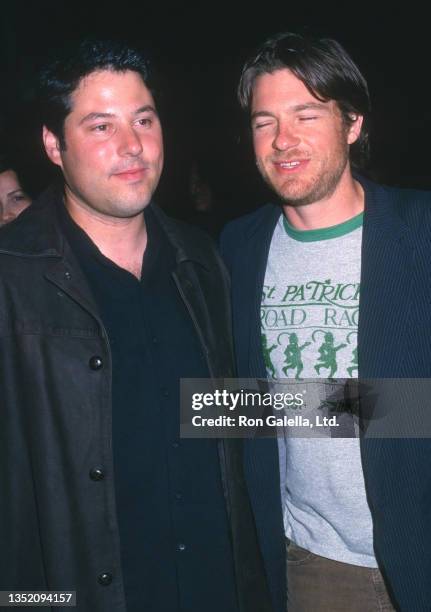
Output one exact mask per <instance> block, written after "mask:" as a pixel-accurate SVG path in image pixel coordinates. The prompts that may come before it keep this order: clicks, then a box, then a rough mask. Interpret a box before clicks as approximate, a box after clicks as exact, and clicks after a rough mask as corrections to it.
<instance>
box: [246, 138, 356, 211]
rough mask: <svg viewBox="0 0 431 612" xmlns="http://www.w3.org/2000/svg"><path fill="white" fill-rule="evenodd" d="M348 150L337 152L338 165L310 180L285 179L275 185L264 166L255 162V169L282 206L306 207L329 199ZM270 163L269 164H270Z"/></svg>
mask: <svg viewBox="0 0 431 612" xmlns="http://www.w3.org/2000/svg"><path fill="white" fill-rule="evenodd" d="M348 159H349V150H348V147H346V148H345V149H344V150H343V151H340V152H339V163H338V164H337V165H336V166H335V167H332V166H331V167H326V168H324V169H323V170H322V171H321V172H316V174H315V175H314V176H312V177H311V178H310V179H308V180H307V179H303V180H301V178H296V177H293V176H292V177H291V178H290V177H287V178H286V179H285V180H284V182H283V183H278V184H277V183H276V182H275V181H274V180H273V179H272V177H271V176H270V174H269V173H268V172H267V171H266V169H265V166H264V164H263V163H262V162H261V161H260V160H257V161H256V163H257V167H258V169H259V172H260V173H261V175H262V177H263V179H264V181H265V182H266V183H267V185H268V186H269V187H270V188H271V189H272V190H273V191H274V192H275V193H276V194H277V195H278V197H279V198H280V200H281V201H282V203H283V204H285V205H288V206H293V207H295V208H296V207H299V206H308V205H310V204H313V203H314V202H319V201H321V200H325V199H328V198H330V197H331V196H332V195H333V193H334V192H335V190H336V188H337V185H338V183H339V182H340V179H341V177H342V175H343V173H344V171H345V169H346V166H347V163H348ZM270 163H271V162H270Z"/></svg>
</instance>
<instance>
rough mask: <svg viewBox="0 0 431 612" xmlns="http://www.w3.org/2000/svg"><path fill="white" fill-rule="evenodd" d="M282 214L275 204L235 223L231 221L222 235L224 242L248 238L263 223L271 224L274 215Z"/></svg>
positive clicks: (236, 220)
mask: <svg viewBox="0 0 431 612" xmlns="http://www.w3.org/2000/svg"><path fill="white" fill-rule="evenodd" d="M279 213H280V208H279V207H277V206H276V205H274V204H265V205H263V206H261V207H260V208H258V209H257V210H255V211H253V212H251V213H248V214H247V215H243V216H242V217H239V218H238V219H235V220H234V221H230V222H229V223H228V224H227V225H226V226H225V227H224V229H223V231H222V233H221V240H222V242H225V241H228V240H229V239H231V238H241V237H242V236H244V237H247V236H248V235H249V234H250V233H252V232H253V231H254V229H255V228H258V227H261V226H262V223H263V224H265V223H266V222H271V219H273V218H274V215H278V214H279Z"/></svg>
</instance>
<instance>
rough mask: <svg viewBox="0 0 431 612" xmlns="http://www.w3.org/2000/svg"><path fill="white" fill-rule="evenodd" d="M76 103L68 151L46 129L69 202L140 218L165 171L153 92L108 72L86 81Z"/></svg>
mask: <svg viewBox="0 0 431 612" xmlns="http://www.w3.org/2000/svg"><path fill="white" fill-rule="evenodd" d="M71 102H72V111H71V112H70V114H69V115H68V116H67V117H66V120H65V123H64V137H65V143H66V148H65V150H61V149H60V145H59V142H58V139H57V138H56V137H55V136H54V135H53V134H52V133H51V132H49V131H48V130H47V129H46V128H45V129H44V142H45V148H46V150H47V153H48V156H49V157H50V159H51V161H53V162H54V163H56V164H57V165H59V166H61V168H62V170H63V174H64V177H65V181H66V195H67V197H68V198H70V197H71V198H72V199H73V201H74V202H75V203H77V204H78V205H80V206H81V207H83V208H85V209H87V210H90V211H91V212H93V213H94V212H96V213H97V214H98V215H103V216H107V217H116V218H127V217H133V216H136V215H138V214H139V213H140V212H142V210H143V209H144V208H145V206H146V205H147V204H148V203H149V201H150V199H151V196H152V194H153V192H154V190H155V189H156V187H157V183H158V181H159V178H160V174H161V171H162V167H163V139H162V130H161V126H160V121H159V117H158V115H157V112H156V109H155V105H154V100H153V97H152V95H151V93H150V91H149V90H148V88H147V87H146V85H145V84H144V82H143V80H142V78H141V76H140V75H139V74H138V73H136V72H132V71H126V72H114V71H110V70H103V71H97V72H93V73H91V74H90V75H88V76H87V77H85V78H83V79H82V80H81V82H80V83H79V86H78V87H77V88H76V90H75V91H74V92H73V94H72V96H71ZM68 192H69V193H68Z"/></svg>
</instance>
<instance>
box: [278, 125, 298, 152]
mask: <svg viewBox="0 0 431 612" xmlns="http://www.w3.org/2000/svg"><path fill="white" fill-rule="evenodd" d="M300 141H301V139H300V138H299V136H298V134H296V131H295V129H294V126H293V125H291V124H290V123H287V122H283V123H280V124H279V125H278V129H277V132H276V134H275V137H274V140H273V143H272V146H273V148H274V149H276V150H277V151H287V150H288V149H290V148H292V147H297V146H298V145H299V143H300Z"/></svg>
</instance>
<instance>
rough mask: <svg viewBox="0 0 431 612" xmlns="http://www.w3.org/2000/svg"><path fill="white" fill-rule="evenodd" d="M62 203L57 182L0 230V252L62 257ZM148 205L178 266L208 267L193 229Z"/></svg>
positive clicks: (27, 255) (60, 191)
mask: <svg viewBox="0 0 431 612" xmlns="http://www.w3.org/2000/svg"><path fill="white" fill-rule="evenodd" d="M62 201H63V186H62V185H61V184H60V183H55V184H53V185H51V186H50V187H49V188H48V189H47V190H46V191H44V192H43V193H42V194H41V195H40V196H39V197H38V198H37V200H35V201H34V202H33V203H32V205H31V206H29V207H28V208H27V209H26V210H25V211H24V212H23V213H22V214H21V215H20V216H19V217H18V219H16V221H14V222H12V223H10V224H8V225H6V226H5V227H3V228H2V229H1V230H0V253H8V254H11V255H17V256H24V257H63V255H64V250H65V238H64V235H63V232H62V230H61V227H60V224H59V221H58V214H57V208H58V206H61V205H62ZM150 206H151V207H152V210H153V212H154V215H155V217H156V219H157V221H158V222H159V224H160V226H161V228H162V230H163V231H164V232H165V234H166V235H167V238H168V240H169V241H170V242H171V244H172V246H173V247H174V249H175V253H176V260H177V263H182V262H183V261H190V260H192V261H196V262H198V263H199V264H201V265H202V266H204V267H207V263H206V261H205V257H204V256H203V254H202V249H201V248H199V245H198V244H197V241H196V237H195V233H194V231H193V229H192V228H189V227H188V226H187V225H186V224H182V223H181V222H179V221H176V220H173V219H171V218H170V217H168V216H167V215H166V214H165V213H164V212H163V211H162V210H161V209H160V208H159V207H158V206H157V205H156V204H155V203H154V202H152V203H151V204H150ZM179 228H180V231H179Z"/></svg>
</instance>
